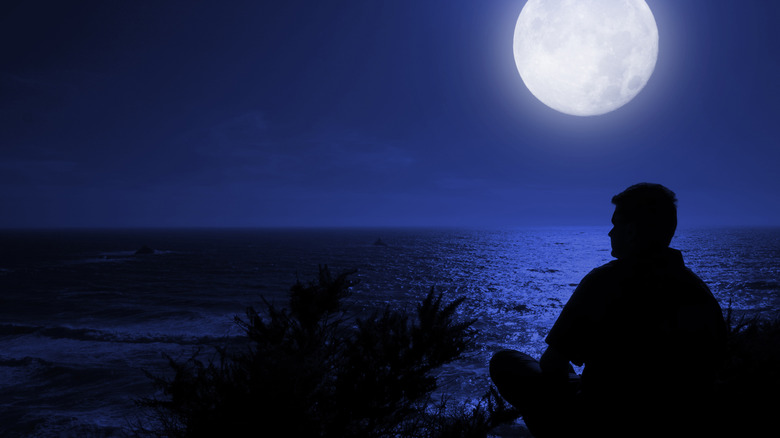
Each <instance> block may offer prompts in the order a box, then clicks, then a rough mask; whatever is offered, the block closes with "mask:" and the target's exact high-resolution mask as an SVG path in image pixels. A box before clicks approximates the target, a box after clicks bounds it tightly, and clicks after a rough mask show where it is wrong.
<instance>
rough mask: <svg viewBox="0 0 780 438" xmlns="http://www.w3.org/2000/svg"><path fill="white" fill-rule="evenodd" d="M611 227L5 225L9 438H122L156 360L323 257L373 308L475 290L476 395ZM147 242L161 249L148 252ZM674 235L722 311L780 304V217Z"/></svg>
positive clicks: (450, 380) (546, 315)
mask: <svg viewBox="0 0 780 438" xmlns="http://www.w3.org/2000/svg"><path fill="white" fill-rule="evenodd" d="M608 231H609V228H607V227H569V228H521V229H495V230H471V229H298V230H292V229H291V230H282V229H275V230H271V229H257V230H253V229H240V230H239V229H200V230H195V229H176V230H151V229H137V230H45V231H44V230H24V231H19V230H2V231H0V436H3V437H14V436H19V437H27V436H35V437H63V436H74V437H76V436H78V437H91V436H94V437H115V436H116V437H118V436H124V434H125V432H126V431H128V430H129V427H130V424H131V423H132V422H133V421H134V420H135V419H136V416H137V415H138V411H137V410H136V408H135V404H134V400H136V399H138V398H141V397H145V396H150V395H153V394H154V389H153V388H152V386H151V382H150V380H149V379H148V378H147V377H146V375H145V374H144V371H149V372H152V373H155V374H164V373H165V372H167V371H168V368H167V362H166V360H165V359H164V357H163V353H165V354H169V355H171V356H173V357H176V358H188V357H189V356H190V355H191V354H192V353H193V352H194V351H196V350H198V349H200V351H201V357H203V358H208V357H210V356H211V355H213V349H211V347H209V346H214V345H220V344H221V343H224V342H225V341H226V340H228V339H230V338H233V337H237V336H240V335H241V333H242V332H241V330H240V329H239V328H238V327H237V326H236V325H235V323H234V322H233V321H234V317H235V316H236V315H239V316H241V315H243V314H244V310H245V309H246V307H247V306H256V307H258V308H259V307H261V305H260V304H261V303H262V300H263V299H267V300H269V301H272V302H277V303H279V304H284V302H285V300H286V296H287V291H288V290H289V288H290V286H292V285H293V284H294V283H295V282H296V281H298V280H300V281H303V282H307V281H313V280H315V279H316V278H317V273H318V266H319V265H323V264H327V265H328V266H329V268H330V270H331V272H333V273H339V272H342V271H344V270H351V269H357V272H356V273H355V274H353V277H352V278H353V279H355V280H359V283H358V284H357V285H356V286H355V287H354V288H353V294H352V296H351V297H350V298H349V300H350V303H352V304H351V305H352V306H354V308H355V309H357V310H358V311H361V312H363V311H365V312H370V311H372V310H382V309H384V308H385V307H387V306H392V307H394V308H398V307H408V308H410V309H411V308H413V306H414V305H415V304H416V303H417V302H419V300H420V299H421V298H422V297H424V296H425V294H426V293H427V292H428V291H429V290H430V288H431V287H435V288H436V289H437V290H440V291H443V292H444V297H445V300H450V299H455V298H457V297H460V296H465V297H467V299H466V302H465V303H464V304H463V305H462V306H461V307H460V311H461V314H462V316H463V317H464V318H475V319H476V323H475V325H474V327H475V328H476V329H477V338H476V340H477V342H476V344H475V348H474V350H473V351H470V352H469V353H468V354H467V355H466V357H465V358H464V359H463V360H461V361H459V362H457V363H453V364H451V365H449V366H447V367H445V368H443V369H442V370H440V372H439V375H438V377H439V381H440V383H441V385H442V387H443V391H446V392H447V393H449V394H452V395H453V396H454V397H455V398H456V399H458V400H464V401H467V400H471V399H475V398H478V397H480V396H481V395H482V394H483V393H484V392H485V390H486V389H487V387H488V384H489V379H488V376H487V363H488V360H489V359H490V356H491V354H492V353H493V352H495V351H497V350H498V349H501V348H515V349H520V350H523V351H526V352H527V353H529V354H532V355H535V356H538V355H540V354H541V352H542V351H543V350H544V338H545V335H546V333H547V331H548V330H549V328H550V327H551V325H552V323H553V322H554V321H555V318H556V317H557V315H558V313H559V312H560V309H561V307H562V306H563V305H564V304H565V303H566V301H567V299H568V297H569V296H570V295H571V292H572V291H573V290H574V288H575V287H576V285H577V284H578V282H579V281H580V279H581V278H582V277H583V276H584V275H585V274H587V273H588V272H589V271H590V270H591V269H593V268H594V267H596V266H599V265H601V264H604V263H606V262H608V261H609V260H611V256H610V245H609V238H608V237H607V232H608ZM377 239H381V241H382V243H384V244H382V245H378V244H376V243H377ZM144 245H146V246H148V247H150V248H153V249H154V250H155V251H154V254H149V255H135V252H136V250H138V249H139V248H141V247H142V246H144ZM672 246H673V247H675V248H677V249H679V250H681V251H682V253H683V256H684V258H685V260H686V263H687V265H688V266H689V267H690V268H691V269H692V270H693V271H694V272H696V273H697V274H698V275H699V276H700V277H701V278H702V279H703V280H704V281H705V282H706V283H707V284H708V285H709V287H710V288H711V289H712V291H713V293H714V294H715V296H716V297H717V299H718V301H719V302H720V303H721V306H722V307H723V308H724V309H725V308H726V307H727V306H729V304H730V305H731V307H732V308H733V309H734V311H735V313H736V314H742V313H747V314H756V313H760V314H763V315H767V316H772V315H775V314H776V313H777V311H778V309H780V298H778V293H779V292H780V229H778V228H741V229H740V228H730V229H726V228H722V229H685V230H680V231H678V234H677V236H676V237H675V239H674V240H673V242H672ZM648 305H649V306H659V307H661V306H663V305H664V303H663V302H657V301H654V300H653V297H648ZM204 346H205V347H204Z"/></svg>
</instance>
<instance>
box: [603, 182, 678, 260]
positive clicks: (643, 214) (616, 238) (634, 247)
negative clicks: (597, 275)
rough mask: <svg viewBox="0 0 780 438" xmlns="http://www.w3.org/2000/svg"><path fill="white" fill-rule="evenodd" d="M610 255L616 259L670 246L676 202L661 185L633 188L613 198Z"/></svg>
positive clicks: (640, 184) (641, 185) (645, 185)
mask: <svg viewBox="0 0 780 438" xmlns="http://www.w3.org/2000/svg"><path fill="white" fill-rule="evenodd" d="M612 203H613V204H615V214H614V215H612V224H613V225H614V226H613V228H612V231H610V232H609V237H610V238H611V241H612V255H613V256H614V257H617V258H623V257H628V256H632V255H637V254H643V253H648V252H653V251H657V250H660V249H663V248H666V247H668V246H669V243H670V242H671V241H672V237H673V236H674V231H675V230H676V229H677V198H676V197H675V195H674V192H672V191H671V190H669V189H667V188H666V187H664V186H662V185H660V184H651V183H639V184H635V185H633V186H631V187H629V188H627V189H626V190H624V191H623V192H621V193H619V194H617V195H615V196H614V197H613V198H612Z"/></svg>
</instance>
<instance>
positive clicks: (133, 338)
mask: <svg viewBox="0 0 780 438" xmlns="http://www.w3.org/2000/svg"><path fill="white" fill-rule="evenodd" d="M26 335H35V336H41V337H46V338H49V339H71V340H76V341H92V342H111V343H126V344H154V343H163V344H179V345H213V344H218V343H221V342H225V341H227V340H230V339H239V338H242V336H235V335H231V336H228V335H225V336H192V335H186V334H168V333H128V332H120V331H109V330H98V329H92V328H73V327H66V326H56V327H44V326H34V325H21V324H0V336H26Z"/></svg>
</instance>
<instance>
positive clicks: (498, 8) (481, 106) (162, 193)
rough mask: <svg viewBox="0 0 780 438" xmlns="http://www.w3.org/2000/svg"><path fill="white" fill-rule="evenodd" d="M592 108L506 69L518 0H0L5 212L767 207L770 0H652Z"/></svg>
mask: <svg viewBox="0 0 780 438" xmlns="http://www.w3.org/2000/svg"><path fill="white" fill-rule="evenodd" d="M647 3H648V4H649V6H650V8H651V9H652V10H653V13H654V14H655V19H656V22H657V23H658V29H659V38H660V42H659V57H658V62H657V64H656V68H655V72H654V74H653V76H652V77H651V78H650V81H649V82H648V84H647V86H646V87H645V88H644V90H643V91H642V92H641V93H640V94H639V95H638V96H637V97H636V98H635V99H634V100H633V101H631V102H630V103H628V104H627V105H626V106H624V107H622V108H620V109H618V110H616V111H614V112H612V113H608V114H605V115H602V116H595V117H577V116H570V115H565V114H562V113H558V112H556V111H554V110H552V109H550V108H548V107H546V106H545V105H544V104H542V103H541V102H539V101H538V100H537V99H536V98H534V97H533V95H531V94H530V92H529V91H528V89H527V88H526V87H525V85H524V84H523V82H522V79H521V78H520V76H519V75H518V73H517V69H516V67H515V63H514V59H513V52H512V36H513V33H514V26H515V22H516V21H517V16H518V14H519V13H520V10H521V9H522V7H523V5H524V4H525V1H522V0H513V1H509V0H489V1H473V0H451V1H446V2H445V1H434V0H415V1H411V0H410V1H366V0H334V1H327V2H325V1H305V2H304V1H295V0H286V1H205V0H204V1H192V0H190V1H129V0H128V1H60V0H52V1H38V0H24V1H7V0H6V1H3V2H2V3H0V211H1V212H2V214H0V227H176V226H182V227H232V226H240V227H265V226H285V227H287V226H468V227H471V226H526V225H533V226H536V225H555V226H557V225H605V226H608V225H609V219H610V215H611V213H612V205H611V204H610V198H611V197H612V195H614V194H616V193H618V192H619V191H621V190H622V189H624V188H626V187H627V186H629V185H631V184H633V183H636V182H640V181H650V182H658V183H662V184H664V185H667V186H668V187H669V188H671V189H672V190H674V191H675V192H676V193H677V195H678V198H679V217H680V226H681V227H683V226H697V225H739V226H742V225H780V195H779V193H780V171H778V165H780V140H778V138H780V137H779V136H778V135H779V134H780V24H779V23H780V2H778V1H769V0H739V1H726V0H682V1H681V0H648V1H647Z"/></svg>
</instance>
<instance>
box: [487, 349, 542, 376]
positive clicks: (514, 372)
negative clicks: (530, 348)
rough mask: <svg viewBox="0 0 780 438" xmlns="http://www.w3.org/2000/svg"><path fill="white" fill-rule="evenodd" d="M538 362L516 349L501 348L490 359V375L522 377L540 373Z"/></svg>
mask: <svg viewBox="0 0 780 438" xmlns="http://www.w3.org/2000/svg"><path fill="white" fill-rule="evenodd" d="M541 372H542V369H541V367H540V366H539V362H538V361H537V360H536V359H534V358H533V357H531V356H529V355H527V354H525V353H521V352H519V351H516V350H501V351H499V352H497V353H495V354H494V355H493V357H492V358H491V359H490V377H491V378H492V379H493V381H494V382H495V380H496V379H499V380H503V379H505V378H511V379H518V378H519V379H522V378H529V377H532V376H538V375H539V374H541Z"/></svg>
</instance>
